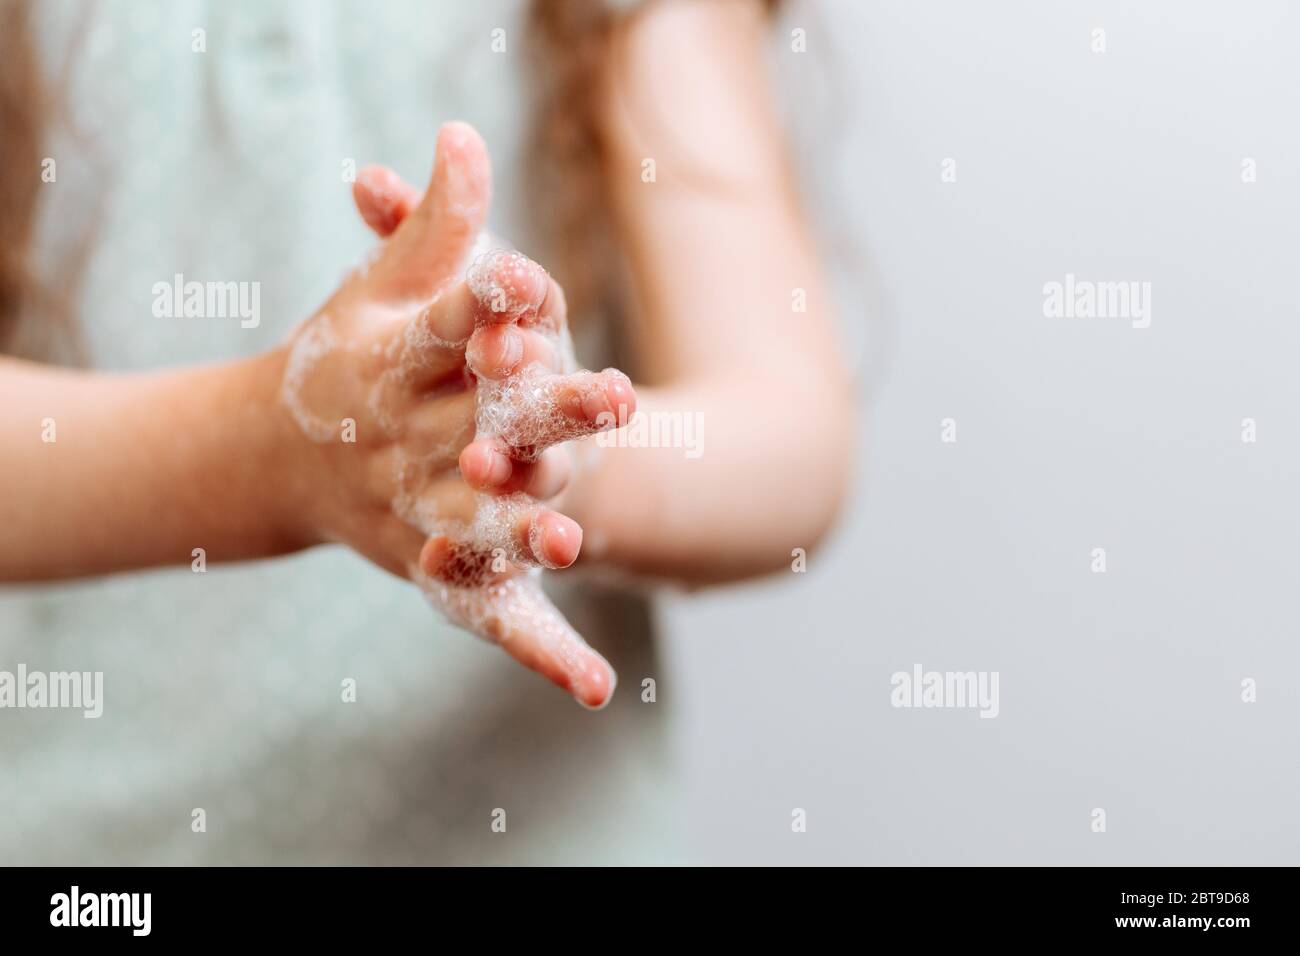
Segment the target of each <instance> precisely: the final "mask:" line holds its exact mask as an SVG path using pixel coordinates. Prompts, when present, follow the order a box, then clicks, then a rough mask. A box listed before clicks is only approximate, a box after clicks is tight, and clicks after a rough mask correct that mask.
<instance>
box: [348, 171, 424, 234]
mask: <svg viewBox="0 0 1300 956" xmlns="http://www.w3.org/2000/svg"><path fill="white" fill-rule="evenodd" d="M352 201H353V202H354V203H356V206H357V212H359V213H361V218H362V220H364V222H365V224H366V225H367V226H369V227H370V228H371V229H372V230H374V232H375V234H376V235H378V236H379V237H380V238H381V239H385V238H387V237H388V236H390V235H392V233H393V231H394V230H395V229H396V228H397V227H398V226H400V225H401V224H402V220H403V219H405V218H406V217H407V216H408V215H410V213H411V210H412V209H414V208H415V207H416V206H417V205H418V204H419V202H420V191H419V190H418V189H416V188H415V187H414V186H411V185H409V184H408V183H407V182H406V180H404V179H402V177H401V176H398V175H397V173H395V172H393V171H392V170H391V169H389V168H388V167H387V166H373V165H372V166H365V167H363V168H362V169H361V171H360V172H358V173H357V178H356V181H355V182H354V183H353V184H352Z"/></svg>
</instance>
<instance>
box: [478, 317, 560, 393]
mask: <svg viewBox="0 0 1300 956" xmlns="http://www.w3.org/2000/svg"><path fill="white" fill-rule="evenodd" d="M465 361H466V362H468V363H469V367H470V368H471V369H473V370H474V374H475V375H478V376H479V377H480V378H490V379H498V380H499V379H503V378H508V377H510V376H511V375H514V374H515V373H516V372H519V371H520V370H522V369H525V368H528V367H529V366H532V365H535V366H538V367H539V368H541V369H545V370H546V371H549V372H560V371H563V369H562V367H561V354H560V351H559V350H558V349H557V348H556V346H555V342H554V340H553V338H552V337H551V336H549V335H546V334H543V333H541V332H538V331H536V330H535V329H528V328H521V327H519V326H516V325H498V324H493V325H484V326H481V327H479V328H477V329H475V330H474V333H473V334H472V335H471V336H470V337H469V342H467V343H466V345H465Z"/></svg>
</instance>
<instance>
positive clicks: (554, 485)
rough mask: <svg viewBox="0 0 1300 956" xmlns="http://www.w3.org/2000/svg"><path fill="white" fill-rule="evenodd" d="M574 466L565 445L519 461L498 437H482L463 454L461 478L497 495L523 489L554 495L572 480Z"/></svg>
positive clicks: (536, 494)
mask: <svg viewBox="0 0 1300 956" xmlns="http://www.w3.org/2000/svg"><path fill="white" fill-rule="evenodd" d="M571 470H572V465H571V463H570V461H569V456H568V454H567V453H566V452H565V451H564V450H563V449H561V448H551V449H548V450H547V451H546V452H544V453H543V454H542V456H541V457H540V458H539V459H538V460H537V461H535V462H522V461H515V460H514V459H512V458H511V457H510V449H509V448H507V447H506V446H505V445H503V444H501V443H500V442H499V441H498V440H497V439H495V438H483V439H478V440H476V441H474V442H471V443H470V444H468V445H466V446H465V447H464V449H463V450H462V451H461V453H460V474H461V477H462V478H464V479H465V481H466V482H467V483H468V484H469V485H470V487H472V488H476V489H478V490H479V491H487V492H491V493H493V494H498V495H501V494H512V493H514V492H519V491H522V492H523V493H524V494H527V495H530V496H532V497H533V498H537V499H540V500H545V499H547V498H553V497H555V496H556V495H558V494H559V493H560V492H561V491H563V490H564V488H565V486H566V485H567V484H568V483H569V474H570V472H571Z"/></svg>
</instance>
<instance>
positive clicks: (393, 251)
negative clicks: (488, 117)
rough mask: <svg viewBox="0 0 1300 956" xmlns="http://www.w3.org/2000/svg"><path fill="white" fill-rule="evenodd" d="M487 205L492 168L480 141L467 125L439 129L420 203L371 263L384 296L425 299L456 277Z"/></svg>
mask: <svg viewBox="0 0 1300 956" xmlns="http://www.w3.org/2000/svg"><path fill="white" fill-rule="evenodd" d="M407 188H408V189H409V187H407ZM491 201H492V164H491V160H490V159H489V157H488V151H487V146H486V145H485V144H484V142H483V138H482V137H481V136H479V134H478V133H477V131H475V129H474V127H472V126H470V125H469V124H468V123H459V122H453V123H446V124H444V125H443V127H442V128H441V129H440V130H439V131H438V145H437V151H436V154H435V158H434V166H433V176H432V178H431V179H430V181H429V186H428V188H427V189H426V190H425V192H424V198H422V199H421V200H420V202H419V205H417V206H416V207H415V208H414V209H413V210H411V211H410V214H409V215H406V216H405V218H404V219H402V221H401V224H400V225H397V226H396V232H395V233H394V234H393V237H392V240H391V241H390V243H389V245H388V248H386V249H385V250H384V254H383V256H382V257H381V259H380V261H379V263H377V264H376V266H377V270H378V272H379V275H378V276H377V278H378V279H379V281H381V282H382V283H384V284H385V286H386V288H385V289H384V291H385V292H386V293H387V294H389V295H391V296H393V297H394V298H403V299H405V298H412V299H415V298H428V297H429V296H431V295H433V294H434V293H435V292H437V290H438V289H439V288H440V287H442V286H443V285H445V284H446V282H447V281H448V280H449V279H452V278H458V277H459V273H460V271H461V265H462V264H463V262H464V260H465V257H466V256H467V255H468V254H469V252H470V250H471V248H473V245H474V241H475V239H477V238H478V234H479V232H480V231H481V230H482V228H483V225H484V224H485V223H486V222H487V215H488V207H489V206H490V204H491ZM363 214H364V212H363Z"/></svg>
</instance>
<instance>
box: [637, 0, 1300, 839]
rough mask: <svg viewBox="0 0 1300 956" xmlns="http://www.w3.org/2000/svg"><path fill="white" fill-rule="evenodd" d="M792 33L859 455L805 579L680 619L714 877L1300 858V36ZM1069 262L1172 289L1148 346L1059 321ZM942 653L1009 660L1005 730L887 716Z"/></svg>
mask: <svg viewBox="0 0 1300 956" xmlns="http://www.w3.org/2000/svg"><path fill="white" fill-rule="evenodd" d="M784 21H785V23H786V26H785V28H784V30H783V34H782V36H783V37H784V38H785V39H782V40H781V42H780V43H779V44H778V46H777V49H776V51H775V54H774V58H775V60H776V62H777V75H778V76H779V77H780V84H781V87H782V92H783V93H784V94H785V96H786V98H787V100H788V101H790V102H791V103H792V104H794V105H795V106H797V107H798V111H797V114H798V115H797V117H796V122H795V124H794V128H795V132H796V136H797V137H798V138H799V142H800V152H801V157H802V163H803V167H804V171H805V173H808V174H810V175H809V177H808V178H809V180H810V182H813V183H815V184H817V185H818V186H819V187H820V188H819V192H818V198H819V199H820V201H821V208H823V209H825V210H827V211H828V212H829V211H831V210H834V215H833V216H832V215H824V216H823V223H822V225H823V232H824V234H825V235H826V236H827V237H828V240H827V244H828V246H830V247H832V248H831V251H832V253H833V254H834V255H836V256H837V257H838V258H839V259H840V260H841V261H842V262H843V263H844V264H845V266H846V267H847V270H846V272H847V275H846V277H845V279H846V281H843V282H841V294H842V298H843V299H844V302H843V307H842V313H843V315H842V318H843V321H844V324H845V328H846V342H847V343H848V344H847V346H846V347H847V348H848V350H849V351H850V353H851V354H853V355H854V356H855V361H856V362H857V364H858V368H859V372H860V379H861V388H860V396H861V402H860V405H861V423H860V429H859V432H860V434H859V436H858V441H859V443H860V455H859V461H860V466H859V475H858V479H857V481H856V493H855V497H854V499H853V501H852V503H851V504H850V506H849V510H848V512H847V513H846V515H845V520H844V522H843V524H842V526H841V528H840V529H839V531H838V533H837V535H836V536H835V538H834V539H833V540H831V541H829V542H826V543H824V544H823V545H822V546H821V547H819V548H815V549H813V550H812V551H811V553H810V555H809V562H808V564H809V570H808V573H807V574H804V575H796V574H794V573H789V574H787V575H784V576H783V577H778V578H776V579H773V580H770V581H765V582H761V583H758V584H754V585H751V586H746V587H744V588H739V589H731V590H728V591H724V592H713V593H711V594H707V595H703V596H699V597H690V598H685V597H683V598H674V599H671V600H668V601H666V602H665V621H666V623H667V624H668V626H667V627H666V628H665V630H666V631H667V632H668V634H669V641H668V644H667V647H668V654H667V657H668V660H669V667H668V672H667V673H666V675H665V677H664V679H663V680H661V682H660V688H659V693H660V696H661V697H662V698H664V699H665V702H668V701H671V702H672V703H673V709H674V713H675V718H674V720H675V725H676V729H677V737H678V740H677V744H678V750H679V753H681V754H682V759H683V761H684V762H685V765H686V769H687V772H688V778H689V781H690V786H689V791H688V793H687V794H686V800H685V803H684V806H685V814H686V820H685V825H687V826H688V827H689V828H690V832H691V834H692V837H693V840H694V844H695V847H696V851H697V855H698V857H699V859H701V860H714V861H735V862H798V861H810V862H811V861H816V862H840V863H847V862H856V863H888V864H922V863H924V864H974V863H986V864H987V863H993V864H1029V863H1047V864H1051V863H1084V864H1103V863H1117V864H1229V863H1251V864H1264V863H1268V864H1281V863H1289V864H1295V863H1297V862H1300V854H1298V852H1297V851H1298V850H1300V830H1298V822H1297V818H1296V814H1297V810H1296V808H1297V806H1300V799H1298V797H1300V792H1298V791H1300V769H1298V767H1297V763H1298V761H1300V749H1298V748H1297V728H1298V727H1300V696H1298V695H1297V691H1296V681H1297V676H1298V675H1300V652H1297V649H1296V643H1297V627H1296V624H1295V607H1296V604H1295V596H1296V593H1297V588H1296V579H1297V557H1296V554H1297V552H1296V541H1297V538H1298V537H1300V536H1298V535H1297V532H1298V531H1300V518H1298V517H1297V515H1298V510H1297V507H1296V504H1295V492H1296V487H1297V478H1300V408H1298V407H1297V406H1298V405H1300V403H1298V402H1297V398H1300V386H1297V384H1296V381H1295V377H1294V373H1293V366H1294V363H1295V361H1296V356H1297V355H1298V354H1300V328H1298V323H1297V320H1298V319H1300V300H1298V298H1297V295H1296V269H1295V260H1296V254H1297V248H1300V247H1298V244H1297V238H1300V225H1297V223H1298V222H1300V218H1298V216H1297V213H1300V181H1298V175H1297V162H1298V161H1300V134H1298V133H1297V123H1296V118H1297V116H1300V110H1298V109H1297V106H1298V105H1300V104H1298V100H1300V56H1297V55H1296V49H1297V47H1298V46H1300V29H1298V27H1300V14H1297V12H1296V10H1295V8H1294V5H1291V4H1287V3H1284V2H1248V3H1232V4H1228V3H1217V4H1215V3H1187V2H1177V3H1175V2H1161V3H1150V2H1148V3H1142V4H1132V3H1096V2H1089V3H1079V4H1064V3H1041V2H1019V3H979V4H976V3H963V2H949V3H916V2H903V0H899V2H885V3H878V2H872V3H848V2H845V3H840V4H825V5H823V4H813V5H808V4H804V5H796V6H795V7H793V8H792V9H790V10H788V11H787V13H786V14H785V15H784ZM794 28H803V29H805V30H806V31H807V45H808V52H807V53H806V54H803V55H802V59H801V58H800V55H798V54H793V53H791V52H790V51H789V49H788V47H789V41H788V36H789V31H790V30H791V29H794ZM1099 29H1100V30H1104V44H1105V50H1104V52H1096V51H1094V47H1095V46H1097V45H1098V36H1099V35H1098V34H1096V33H1095V32H1094V31H1095V30H1099ZM945 160H952V161H953V162H952V163H949V164H947V165H946V166H945ZM1248 160H1249V161H1253V170H1254V175H1255V181H1253V182H1247V181H1244V179H1249V178H1250V176H1249V170H1250V169H1251V168H1252V163H1249V162H1247V161H1248ZM945 169H947V170H948V171H949V173H950V174H951V173H952V172H954V171H955V181H947V182H945V181H944V177H943V175H942V174H943V172H944V170H945ZM949 178H950V179H951V178H952V177H951V175H950V176H949ZM1067 274H1073V275H1074V276H1076V277H1077V279H1079V280H1088V281H1096V282H1137V283H1150V286H1149V288H1150V290H1151V291H1150V307H1151V308H1150V319H1151V321H1150V326H1149V327H1147V328H1135V327H1134V323H1133V322H1132V321H1130V320H1128V319H1125V318H1122V317H1121V318H1090V319H1089V318H1073V319H1067V318H1048V317H1046V316H1045V315H1044V294H1043V287H1044V284H1045V283H1049V282H1053V281H1057V282H1064V281H1065V277H1066V275H1067ZM944 419H953V421H954V423H955V429H956V438H957V440H956V441H955V442H947V443H945V442H943V441H941V422H942V420H944ZM1245 419H1253V420H1254V423H1255V426H1254V427H1255V428H1256V440H1255V441H1254V442H1245V441H1243V420H1245ZM1096 548H1104V550H1105V561H1106V570H1105V572H1104V573H1095V572H1094V571H1093V567H1094V563H1095V557H1094V549H1096ZM915 664H921V665H922V666H923V667H924V668H926V669H927V670H939V671H987V672H993V671H996V672H998V674H999V677H1000V684H999V686H1000V713H999V715H998V716H997V718H996V719H989V720H985V719H980V718H979V716H978V714H977V713H976V712H975V711H973V710H960V709H932V710H926V709H921V710H916V709H896V708H894V707H892V706H891V704H890V690H891V686H890V679H891V675H892V674H893V673H894V672H896V671H910V670H911V669H912V667H913V666H914V665H915ZM1247 679H1249V680H1253V681H1255V682H1256V694H1257V699H1256V701H1255V702H1253V703H1247V702H1245V701H1243V699H1242V698H1243V683H1242V682H1243V681H1245V680H1247ZM673 698H676V699H675V700H674V699H673ZM795 808H800V809H803V810H804V811H806V817H807V832H806V833H795V832H792V812H793V811H794V810H795ZM1096 809H1102V810H1104V811H1105V815H1106V816H1105V823H1106V828H1105V832H1094V820H1095V819H1097V818H1096V816H1095V814H1094V811H1095V810H1096Z"/></svg>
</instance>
